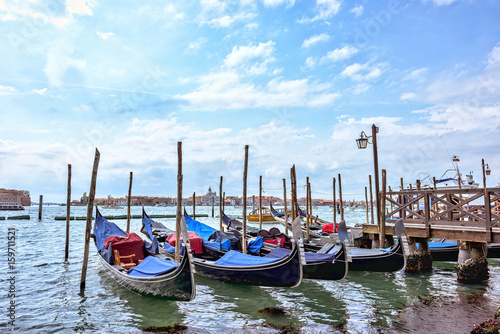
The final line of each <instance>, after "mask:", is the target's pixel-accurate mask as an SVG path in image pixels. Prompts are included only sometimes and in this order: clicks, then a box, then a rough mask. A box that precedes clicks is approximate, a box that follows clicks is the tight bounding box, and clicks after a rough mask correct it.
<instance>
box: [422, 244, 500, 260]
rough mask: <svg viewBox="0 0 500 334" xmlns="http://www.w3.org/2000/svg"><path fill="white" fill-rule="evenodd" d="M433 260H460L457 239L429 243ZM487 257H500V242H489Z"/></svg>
mask: <svg viewBox="0 0 500 334" xmlns="http://www.w3.org/2000/svg"><path fill="white" fill-rule="evenodd" d="M428 244H429V251H430V252H431V256H432V261H458V251H459V249H458V245H457V241H456V240H447V239H439V240H433V241H430V242H429V243H428ZM486 247H487V254H486V256H487V258H490V259H495V258H497V259H498V258H500V244H499V243H491V244H487V246H486Z"/></svg>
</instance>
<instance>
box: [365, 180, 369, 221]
mask: <svg viewBox="0 0 500 334" xmlns="http://www.w3.org/2000/svg"><path fill="white" fill-rule="evenodd" d="M365 209H366V223H367V224H370V220H369V218H368V211H369V209H368V188H367V187H365Z"/></svg>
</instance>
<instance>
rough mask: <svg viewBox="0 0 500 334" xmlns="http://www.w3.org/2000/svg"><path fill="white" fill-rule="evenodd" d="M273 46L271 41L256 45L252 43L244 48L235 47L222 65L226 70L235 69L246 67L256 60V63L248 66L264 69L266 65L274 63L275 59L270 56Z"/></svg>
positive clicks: (273, 43)
mask: <svg viewBox="0 0 500 334" xmlns="http://www.w3.org/2000/svg"><path fill="white" fill-rule="evenodd" d="M275 44H276V43H275V42H273V41H268V42H266V43H259V44H257V45H255V44H253V43H250V44H248V45H246V46H238V45H236V46H234V47H233V50H232V51H231V53H230V54H228V55H227V56H226V58H225V59H224V65H225V66H226V67H227V68H235V67H237V66H240V65H245V66H248V65H249V64H250V63H251V62H252V61H253V60H255V59H258V60H259V61H258V62H257V61H256V62H255V63H253V64H250V66H252V67H262V66H263V67H266V65H267V64H268V63H270V62H273V61H275V58H274V57H273V56H272V54H273V52H274V45H275Z"/></svg>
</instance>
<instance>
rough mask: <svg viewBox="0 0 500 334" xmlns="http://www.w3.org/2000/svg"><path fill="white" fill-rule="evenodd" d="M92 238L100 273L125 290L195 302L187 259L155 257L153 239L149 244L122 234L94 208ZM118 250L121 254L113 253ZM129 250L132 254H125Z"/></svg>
mask: <svg viewBox="0 0 500 334" xmlns="http://www.w3.org/2000/svg"><path fill="white" fill-rule="evenodd" d="M181 229H182V230H183V231H181V232H182V233H183V234H186V235H187V231H186V227H185V224H184V225H182V224H181ZM93 237H94V241H95V245H96V248H97V250H98V254H99V259H100V261H101V264H102V266H103V268H104V270H105V271H106V273H107V274H108V275H109V276H111V277H112V278H113V279H114V280H116V281H117V282H118V283H120V284H121V285H123V286H124V287H126V288H127V289H130V290H133V291H136V292H139V293H142V294H145V295H151V296H156V297H161V298H165V299H170V300H178V301H190V300H193V299H194V298H195V296H196V285H195V282H194V276H193V269H192V265H191V256H184V257H183V258H182V261H181V262H180V263H177V262H175V261H172V260H171V259H168V258H165V256H163V255H160V254H158V242H157V241H156V239H155V238H153V240H152V242H151V243H150V244H149V243H145V242H144V241H143V240H142V238H140V237H139V236H138V235H137V234H135V233H130V234H126V233H125V232H124V231H123V230H122V229H120V228H119V227H118V226H117V225H116V224H114V223H110V222H109V221H107V220H106V219H105V218H104V217H103V216H102V215H101V213H100V212H99V210H98V209H97V208H96V219H95V224H94V230H93ZM141 240H142V243H141ZM113 241H116V243H115V242H113ZM129 241H130V243H128V242H129ZM118 245H120V247H119V246H118ZM141 245H142V246H141ZM105 246H107V247H105ZM113 248H115V249H113ZM118 249H120V250H122V254H120V253H119V252H117V250H118ZM131 250H134V254H127V253H126V251H131ZM141 251H142V252H143V254H140V253H141ZM155 253H156V254H155ZM132 255H133V256H132ZM142 255H144V259H143V260H142V261H141V262H140V263H138V264H135V263H133V261H134V260H135V259H139V258H141V257H143V256H142ZM122 259H123V262H121V260H122ZM117 261H120V263H117ZM137 262H139V261H138V260H137ZM129 267H130V268H129ZM127 268H128V270H127Z"/></svg>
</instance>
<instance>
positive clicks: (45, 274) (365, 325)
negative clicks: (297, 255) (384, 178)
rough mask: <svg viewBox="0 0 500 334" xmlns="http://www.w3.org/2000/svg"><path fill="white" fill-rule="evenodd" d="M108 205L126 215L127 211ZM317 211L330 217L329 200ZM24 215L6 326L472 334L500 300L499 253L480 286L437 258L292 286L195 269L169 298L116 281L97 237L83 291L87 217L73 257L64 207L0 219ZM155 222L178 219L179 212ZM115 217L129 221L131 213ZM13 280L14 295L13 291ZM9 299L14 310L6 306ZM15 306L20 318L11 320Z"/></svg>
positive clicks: (9, 224)
mask: <svg viewBox="0 0 500 334" xmlns="http://www.w3.org/2000/svg"><path fill="white" fill-rule="evenodd" d="M146 209H147V212H148V213H149V214H173V213H174V212H175V208H174V207H167V208H156V207H151V208H146ZM187 209H188V211H190V210H189V208H187ZM217 211H218V210H217V208H216V215H217ZM101 212H102V213H103V215H121V214H126V210H125V209H119V210H106V209H102V210H101ZM196 212H197V213H198V214H200V213H205V214H209V215H211V207H197V208H196ZM85 213H86V208H85V207H72V208H71V214H72V215H75V216H84V215H85ZM226 213H228V214H229V215H234V216H237V215H241V208H233V207H229V208H226ZM313 213H314V215H316V214H317V215H319V217H322V218H324V219H327V220H332V215H333V213H332V211H331V209H329V208H328V207H319V208H318V209H315V210H314V212H313ZM19 214H29V215H30V216H31V219H30V220H19V221H16V220H0V226H1V236H2V237H1V240H0V296H1V298H0V309H1V311H0V332H2V333H9V332H13V333H18V332H22V333H53V332H58V333H92V332H95V333H141V332H142V331H141V329H142V328H145V327H151V326H173V325H175V324H180V325H184V326H187V327H188V331H187V332H190V333H215V332H217V333H247V332H248V333H252V332H258V333H279V332H280V331H282V330H283V327H285V326H288V327H287V328H295V329H297V332H302V333H386V332H387V333H398V332H405V333H420V332H426V333H431V332H432V333H440V332H449V333H466V332H470V330H471V329H472V324H473V323H480V322H482V321H484V320H487V319H488V318H491V317H492V316H493V313H494V309H495V308H496V306H499V305H500V261H498V260H489V264H490V279H489V281H488V282H485V283H484V284H474V285H465V284H459V283H457V280H456V272H455V269H454V263H450V262H435V263H434V269H433V271H432V272H430V273H426V274H420V275H414V274H413V275H411V274H405V273H404V272H397V273H369V272H349V274H348V276H347V278H346V279H345V280H343V281H340V282H331V281H312V280H304V281H303V283H302V284H301V285H300V286H299V287H297V288H292V289H290V288H268V287H250V286H237V285H230V284H225V283H221V282H218V281H213V280H210V279H206V278H203V277H200V276H197V275H196V276H195V280H196V284H197V295H196V299H195V300H193V301H191V302H174V301H166V300H162V299H158V298H154V297H146V296H142V295H139V294H137V293H135V292H131V291H128V290H126V289H124V288H122V287H121V286H120V285H119V284H117V283H116V282H115V281H114V280H112V279H111V278H109V277H108V276H107V274H106V273H105V272H104V271H103V269H102V268H101V265H100V263H99V260H98V257H97V254H96V250H95V246H94V245H93V244H91V245H90V250H91V252H90V260H89V267H88V272H87V288H86V290H85V292H84V293H83V294H80V289H79V286H80V275H81V269H82V259H83V247H84V244H83V242H84V234H85V221H71V236H70V257H69V260H68V261H67V262H65V261H64V242H65V229H66V222H65V221H56V220H54V217H55V216H64V215H65V214H66V208H65V207H57V206H50V207H47V206H44V208H43V219H42V221H41V222H39V221H38V207H29V208H27V209H26V210H25V211H24V212H21V213H20V212H5V211H4V212H2V211H0V216H12V215H19ZM132 214H136V215H139V214H141V208H140V207H133V208H132ZM199 220H200V221H202V222H204V223H207V224H209V225H211V226H214V227H218V224H219V219H218V218H217V217H216V218H199ZM158 221H161V222H162V223H163V224H165V225H166V226H168V227H170V228H173V227H174V226H175V219H158ZM346 221H347V224H348V225H354V224H356V223H364V221H365V212H364V211H362V210H360V209H356V210H346ZM114 222H115V223H117V224H118V225H119V226H121V227H122V228H125V227H124V226H125V224H126V221H125V220H115V221H114ZM250 225H253V224H250ZM140 226H141V221H140V219H133V220H132V222H131V230H132V231H135V232H138V231H139V230H140ZM254 226H256V225H254ZM265 226H266V228H270V227H272V226H278V225H273V224H266V225H265ZM13 229H15V246H13V247H11V250H12V248H14V250H15V265H14V266H15V268H12V267H9V265H12V261H9V257H10V256H8V253H7V252H8V235H9V233H8V232H9V231H13ZM10 235H11V236H12V234H10ZM11 246H12V244H11ZM10 255H12V254H10ZM9 262H10V263H9ZM12 269H14V271H12ZM12 272H13V273H12ZM12 278H14V280H12ZM13 283H14V284H13ZM13 286H14V289H15V292H12V291H11V292H10V293H9V290H12V288H13ZM13 294H14V296H13ZM12 301H14V302H15V311H10V310H9V307H11V302H12ZM265 307H282V308H283V309H284V310H285V314H282V315H269V314H264V313H260V312H259V310H261V309H263V308H265ZM11 310H12V307H11ZM13 313H14V314H15V320H14V321H13V322H11V324H9V321H11V319H10V318H9V315H12V314H13ZM12 324H14V327H12V326H11V325H12ZM280 328H281V329H280Z"/></svg>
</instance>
